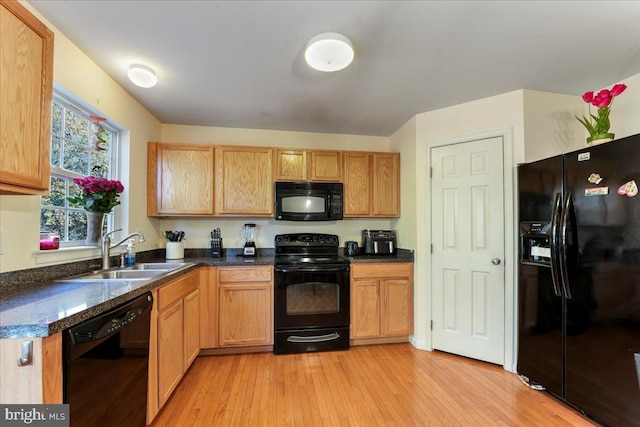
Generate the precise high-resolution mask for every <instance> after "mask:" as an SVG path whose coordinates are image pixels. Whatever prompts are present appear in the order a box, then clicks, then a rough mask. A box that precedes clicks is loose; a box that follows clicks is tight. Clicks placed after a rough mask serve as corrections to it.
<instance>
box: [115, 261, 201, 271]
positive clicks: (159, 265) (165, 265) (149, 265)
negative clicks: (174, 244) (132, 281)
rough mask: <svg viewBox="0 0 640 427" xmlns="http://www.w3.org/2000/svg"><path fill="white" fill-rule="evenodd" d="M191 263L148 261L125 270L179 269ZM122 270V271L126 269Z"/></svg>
mask: <svg viewBox="0 0 640 427" xmlns="http://www.w3.org/2000/svg"><path fill="white" fill-rule="evenodd" d="M187 265H189V263H188V262H146V263H140V264H134V265H132V266H131V267H126V268H125V270H165V271H169V270H177V269H179V268H182V267H186V266H187ZM125 270H120V271H125Z"/></svg>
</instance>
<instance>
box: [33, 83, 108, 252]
mask: <svg viewBox="0 0 640 427" xmlns="http://www.w3.org/2000/svg"><path fill="white" fill-rule="evenodd" d="M117 142H118V131H117V129H116V128H114V127H113V126H110V125H109V124H108V123H106V122H105V121H102V120H100V118H99V117H96V116H94V115H92V113H91V112H90V111H87V110H86V109H84V108H83V107H81V106H79V105H78V104H77V103H74V102H73V101H71V100H69V99H68V98H66V97H63V96H62V95H61V94H59V93H57V92H56V93H54V98H53V102H52V104H51V191H50V194H49V195H48V196H43V197H42V199H41V210H40V230H47V231H51V232H55V233H57V234H58V235H59V236H60V242H61V244H62V245H63V246H79V245H82V244H84V240H85V238H86V233H87V220H86V213H85V211H84V210H83V209H82V208H78V207H73V206H71V205H70V204H69V202H68V201H67V197H73V196H74V195H76V194H77V193H78V192H79V191H80V190H79V188H78V186H77V185H76V184H75V183H74V182H73V179H74V178H82V177H85V176H94V177H98V178H109V179H117V178H116V177H115V176H114V173H113V171H114V170H115V158H116V157H115V155H116V151H117ZM105 217H106V218H107V219H106V220H105V223H104V227H105V230H106V228H107V227H109V226H110V225H112V222H113V213H111V214H108V215H106V216H105Z"/></svg>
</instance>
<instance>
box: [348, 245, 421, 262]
mask: <svg viewBox="0 0 640 427" xmlns="http://www.w3.org/2000/svg"><path fill="white" fill-rule="evenodd" d="M341 249H342V248H341ZM341 255H344V253H341ZM346 258H347V259H348V260H349V261H350V262H351V264H361V263H362V264H364V263H383V262H413V251H410V250H408V249H398V253H397V254H395V255H356V256H352V257H350V256H347V257H346Z"/></svg>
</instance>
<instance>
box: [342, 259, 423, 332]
mask: <svg viewBox="0 0 640 427" xmlns="http://www.w3.org/2000/svg"><path fill="white" fill-rule="evenodd" d="M412 333H413V264H412V263H380V264H377V263H376V264H354V265H352V266H351V339H352V344H365V343H367V341H366V340H365V339H376V340H377V341H376V342H384V339H385V338H389V339H390V341H397V340H398V339H399V338H400V339H402V340H407V339H408V337H409V335H411V334H412ZM353 340H356V341H355V342H354V341H353Z"/></svg>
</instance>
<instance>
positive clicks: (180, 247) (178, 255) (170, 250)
mask: <svg viewBox="0 0 640 427" xmlns="http://www.w3.org/2000/svg"><path fill="white" fill-rule="evenodd" d="M166 258H167V259H183V258H184V244H183V243H182V242H167V255H166Z"/></svg>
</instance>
